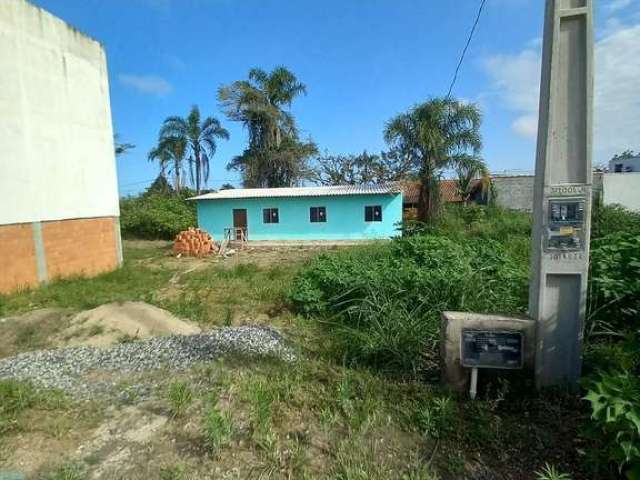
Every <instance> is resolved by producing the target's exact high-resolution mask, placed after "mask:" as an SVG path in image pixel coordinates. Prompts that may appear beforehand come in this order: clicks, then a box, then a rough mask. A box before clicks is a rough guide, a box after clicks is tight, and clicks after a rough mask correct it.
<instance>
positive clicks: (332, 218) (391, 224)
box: [198, 194, 402, 240]
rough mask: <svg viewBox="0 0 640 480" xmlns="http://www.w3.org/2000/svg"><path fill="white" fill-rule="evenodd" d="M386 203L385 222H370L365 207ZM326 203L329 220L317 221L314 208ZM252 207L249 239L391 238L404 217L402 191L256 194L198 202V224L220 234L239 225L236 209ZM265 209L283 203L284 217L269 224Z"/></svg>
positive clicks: (214, 234) (248, 212)
mask: <svg viewBox="0 0 640 480" xmlns="http://www.w3.org/2000/svg"><path fill="white" fill-rule="evenodd" d="M367 205H380V206H381V207H382V221H381V222H365V220H364V207H365V206H367ZM311 207H326V215H327V221H326V222H324V223H311V222H310V220H309V209H310V208H311ZM235 208H246V209H247V223H248V233H249V235H248V237H249V240H349V239H375V238H390V237H393V236H395V235H398V233H399V232H398V231H397V227H398V224H399V223H400V222H401V221H402V195H401V194H389V195H345V196H333V197H296V198H250V199H219V200H199V201H198V224H199V226H200V228H202V229H204V230H206V231H207V232H209V233H210V234H211V235H213V236H214V238H215V239H217V240H220V239H222V238H223V234H224V229H225V228H226V227H232V226H233V209H235ZM264 208H278V209H279V212H278V213H279V216H280V222H279V223H272V224H265V223H263V219H262V210H263V209H264Z"/></svg>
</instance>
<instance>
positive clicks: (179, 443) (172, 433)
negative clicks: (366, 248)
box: [0, 241, 586, 480]
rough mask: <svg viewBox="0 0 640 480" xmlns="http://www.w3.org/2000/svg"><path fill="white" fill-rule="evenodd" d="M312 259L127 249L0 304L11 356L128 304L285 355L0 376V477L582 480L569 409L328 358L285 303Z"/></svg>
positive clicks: (322, 338)
mask: <svg viewBox="0 0 640 480" xmlns="http://www.w3.org/2000/svg"><path fill="white" fill-rule="evenodd" d="M319 253H320V251H319V249H318V248H317V247H316V248H313V249H309V248H294V247H289V248H286V249H271V250H245V251H240V252H238V253H237V255H235V256H233V257H230V258H227V259H221V258H218V257H210V258H206V259H193V258H181V259H176V258H173V257H171V256H170V255H169V247H168V244H167V243H162V242H141V241H135V242H127V243H125V259H126V260H125V265H124V267H123V268H122V269H121V270H119V271H116V272H113V273H109V274H106V275H102V276H100V277H98V278H95V279H91V280H83V279H75V280H68V281H62V282H57V283H54V284H52V285H50V286H48V287H46V288H42V289H40V290H34V291H30V292H25V293H20V294H16V295H12V296H9V297H3V298H1V299H0V302H1V303H0V317H1V318H3V320H2V321H1V322H0V338H2V339H3V342H2V344H1V345H0V356H1V357H5V358H6V357H9V356H14V355H16V354H18V353H21V352H29V351H36V350H42V349H50V348H56V347H59V346H61V345H73V340H74V336H73V335H72V334H69V333H65V332H69V330H68V328H69V322H71V319H73V318H74V316H75V315H76V314H77V312H79V311H81V310H87V309H92V308H95V307H98V306H100V305H103V304H107V303H112V302H127V301H140V302H147V303H149V304H152V305H155V306H157V307H161V308H163V309H166V310H168V311H169V312H171V313H172V314H174V315H175V316H177V317H179V318H182V319H186V320H188V321H189V322H190V324H191V325H195V326H196V327H198V328H201V329H202V330H204V331H205V332H206V331H208V330H211V329H214V328H217V327H238V326H243V325H258V326H267V327H269V328H275V329H277V330H278V331H279V332H280V333H281V334H282V336H283V337H284V342H285V343H286V346H287V348H288V349H289V350H288V351H289V352H290V353H291V355H288V354H287V355H288V356H287V355H285V358H284V359H282V358H277V357H278V356H277V355H276V356H274V355H266V356H264V355H261V356H253V355H244V354H242V353H234V354H231V355H224V356H220V357H219V358H216V359H213V360H206V361H194V362H193V363H189V364H188V366H187V367H184V366H183V367H181V368H178V367H179V366H178V367H176V366H166V365H161V364H158V365H157V368H145V369H141V370H131V371H117V370H113V369H111V370H110V369H103V368H99V367H97V368H94V369H91V370H90V371H83V372H82V373H81V374H79V377H78V378H79V379H80V382H81V385H80V386H79V387H77V388H75V387H74V388H72V389H71V390H70V391H61V390H56V389H42V388H36V386H33V385H31V384H29V383H25V382H18V381H10V380H9V381H2V382H0V401H1V405H2V406H1V407H0V471H2V470H8V471H21V472H25V473H27V474H28V475H29V477H30V478H45V479H84V478H96V479H112V478H126V479H137V478H140V479H142V478H144V479H150V478H154V479H155V478H160V479H203V478H216V479H218V478H238V479H240V478H274V479H280V478H282V479H304V478H309V479H311V478H331V479H345V480H347V479H348V480H355V479H362V480H364V479H391V478H403V479H412V480H419V479H437V478H440V479H460V478H470V479H496V478H504V479H525V478H535V475H534V474H533V472H534V471H535V470H537V469H540V468H541V467H542V466H543V465H544V463H545V462H549V463H552V464H555V465H558V466H560V468H561V470H565V471H567V470H568V471H574V472H575V475H574V478H586V475H583V474H581V473H580V471H581V470H582V468H581V467H579V465H580V463H581V459H580V457H579V452H580V448H581V444H580V442H582V440H580V439H577V434H576V431H577V428H578V427H577V424H578V422H579V421H580V418H581V417H582V416H583V415H584V413H583V410H584V409H583V406H581V405H579V401H578V400H577V399H574V398H572V397H553V398H550V397H544V398H540V397H536V398H533V397H529V396H526V398H524V397H523V395H522V394H519V393H518V392H517V391H516V390H517V389H516V387H512V386H511V385H510V384H507V383H505V382H499V381H495V382H493V383H492V384H491V385H490V386H489V387H488V388H489V390H488V391H486V392H484V394H483V399H482V400H479V401H476V402H469V401H467V400H465V399H456V398H453V397H450V396H449V395H448V394H447V393H446V392H444V391H442V390H441V388H440V387H439V386H438V383H437V379H436V378H435V372H433V371H425V372H420V373H416V374H415V375H412V376H410V377H407V376H401V375H397V374H393V373H381V372H380V370H368V369H366V368H364V367H355V366H351V365H353V364H352V363H346V362H344V361H342V360H341V358H340V357H339V356H338V357H337V356H336V354H335V352H336V349H335V348H333V347H334V343H335V342H334V340H333V339H332V337H331V336H330V335H328V334H327V329H326V328H322V327H321V326H319V325H320V324H319V322H315V321H312V320H311V319H308V318H307V319H304V318H301V317H298V316H296V315H295V314H293V313H292V312H291V311H290V307H289V304H288V297H287V295H288V292H289V290H290V286H291V282H292V279H293V277H294V275H295V274H296V272H297V271H298V270H299V269H300V268H301V266H302V265H304V264H305V263H306V262H307V261H309V260H310V259H311V258H313V257H315V256H317V255H318V254H319ZM43 309H45V310H43ZM72 331H73V330H72ZM103 333H104V332H103V331H101V330H100V328H96V327H93V329H92V330H85V331H83V332H82V335H83V338H85V337H89V338H90V337H91V336H92V335H95V336H100V335H102V334H103ZM136 342H139V343H140V345H142V344H144V345H146V344H145V343H144V341H143V340H141V339H140V338H136V336H135V335H128V336H122V337H121V338H117V339H116V344H115V346H114V347H111V348H115V349H116V350H117V352H130V350H128V349H129V348H130V347H129V346H130V345H135V344H136ZM150 345H151V346H150V347H149V348H155V347H154V345H156V344H150ZM145 348H147V347H145ZM82 352H83V351H82ZM145 352H147V350H145ZM118 354H120V353H118ZM147 354H148V352H147V353H145V355H147ZM82 355H85V353H82ZM78 358H79V360H78V361H79V362H80V361H82V360H81V358H83V357H78ZM198 358H201V357H198ZM109 361H111V359H110V360H109ZM185 365H186V364H185ZM517 384H518V383H517V381H516V383H515V384H514V385H517ZM74 385H75V384H74ZM85 387H86V388H85ZM86 392H89V393H86ZM523 398H524V399H523ZM576 442H577V443H576Z"/></svg>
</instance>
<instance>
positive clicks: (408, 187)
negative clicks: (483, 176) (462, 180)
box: [398, 179, 481, 203]
mask: <svg viewBox="0 0 640 480" xmlns="http://www.w3.org/2000/svg"><path fill="white" fill-rule="evenodd" d="M398 185H399V187H400V189H401V190H402V198H403V202H404V203H418V200H419V199H420V182H416V181H404V182H398ZM471 185H472V190H475V189H476V188H478V187H479V186H480V185H481V180H472V181H471ZM440 198H441V199H442V201H443V202H444V203H457V202H462V197H460V193H459V192H458V181H457V180H450V179H446V180H440Z"/></svg>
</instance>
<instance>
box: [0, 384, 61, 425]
mask: <svg viewBox="0 0 640 480" xmlns="http://www.w3.org/2000/svg"><path fill="white" fill-rule="evenodd" d="M68 408H69V402H68V399H67V398H66V397H65V396H64V394H62V392H60V391H58V390H50V391H46V392H43V391H39V390H37V389H36V388H35V387H34V386H33V385H31V384H30V383H27V382H22V381H17V380H0V437H1V436H2V435H5V434H7V433H10V432H12V431H14V430H20V429H21V427H22V426H21V423H20V421H21V420H22V418H23V417H24V416H25V415H26V414H27V413H28V412H29V411H30V410H31V409H40V410H59V411H61V410H66V409H68Z"/></svg>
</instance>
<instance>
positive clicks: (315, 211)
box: [309, 207, 327, 223]
mask: <svg viewBox="0 0 640 480" xmlns="http://www.w3.org/2000/svg"><path fill="white" fill-rule="evenodd" d="M309 220H311V223H321V222H326V221H327V209H326V208H325V207H311V208H310V209H309Z"/></svg>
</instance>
